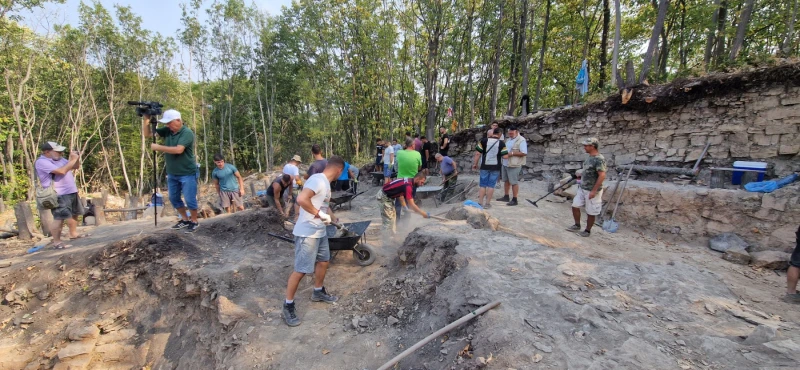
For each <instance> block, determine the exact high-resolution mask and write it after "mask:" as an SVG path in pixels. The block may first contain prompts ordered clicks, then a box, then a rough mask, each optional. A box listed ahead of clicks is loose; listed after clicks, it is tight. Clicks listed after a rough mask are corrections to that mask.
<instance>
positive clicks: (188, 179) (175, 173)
mask: <svg viewBox="0 0 800 370" xmlns="http://www.w3.org/2000/svg"><path fill="white" fill-rule="evenodd" d="M142 118H143V119H144V120H143V121H142V131H143V132H144V136H145V137H152V136H153V132H152V131H151V130H150V116H149V115H143V117H142ZM158 122H160V123H164V124H166V127H161V128H157V129H156V134H158V136H159V137H163V138H164V145H160V144H156V143H152V144H150V149H152V150H154V151H157V152H163V153H164V160H165V161H166V163H167V186H168V189H169V190H168V191H169V201H170V202H172V206H173V207H175V209H176V210H177V211H178V217H179V218H180V219H179V220H178V223H177V224H175V226H173V227H172V228H173V229H175V230H178V229H183V228H186V232H187V233H193V232H195V231H196V230H197V228H198V226H199V225H198V223H197V165H196V162H195V158H194V133H193V132H192V130H190V129H189V128H188V127H186V126H184V125H183V121H181V114H180V112H178V111H176V110H174V109H170V110H167V111H165V112H164V114H163V115H162V116H161V119H160V120H158ZM181 193H183V199H184V200H186V204H185V205H184V203H183V201H181ZM187 207H188V208H189V211H190V212H191V214H192V217H191V220H187V217H186V208H187Z"/></svg>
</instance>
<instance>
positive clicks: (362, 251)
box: [353, 244, 375, 266]
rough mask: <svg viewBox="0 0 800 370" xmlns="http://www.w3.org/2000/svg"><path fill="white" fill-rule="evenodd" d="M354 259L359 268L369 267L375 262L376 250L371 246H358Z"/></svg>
mask: <svg viewBox="0 0 800 370" xmlns="http://www.w3.org/2000/svg"><path fill="white" fill-rule="evenodd" d="M353 259H354V260H356V263H357V264H358V265H359V266H369V265H371V264H372V263H373V262H375V250H374V249H372V247H371V246H370V245H369V244H356V246H355V247H353Z"/></svg>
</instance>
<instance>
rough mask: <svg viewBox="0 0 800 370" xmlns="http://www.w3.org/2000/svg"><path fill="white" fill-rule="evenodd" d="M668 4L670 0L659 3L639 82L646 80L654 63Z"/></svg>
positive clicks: (662, 0)
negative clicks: (654, 55)
mask: <svg viewBox="0 0 800 370" xmlns="http://www.w3.org/2000/svg"><path fill="white" fill-rule="evenodd" d="M668 6H669V0H661V1H660V2H659V4H658V17H657V18H656V24H655V26H654V27H653V33H652V35H650V43H649V44H648V45H647V52H646V53H645V54H644V61H643V62H642V70H641V72H640V74H639V83H642V82H644V80H645V79H646V78H647V73H648V72H650V66H651V65H652V63H653V54H655V52H656V50H657V48H658V36H659V35H660V34H661V29H662V28H663V27H664V18H666V16H667V7H668Z"/></svg>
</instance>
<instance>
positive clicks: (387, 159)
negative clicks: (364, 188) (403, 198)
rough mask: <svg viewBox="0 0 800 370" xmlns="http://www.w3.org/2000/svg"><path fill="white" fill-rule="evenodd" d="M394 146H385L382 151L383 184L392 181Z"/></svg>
mask: <svg viewBox="0 0 800 370" xmlns="http://www.w3.org/2000/svg"><path fill="white" fill-rule="evenodd" d="M394 154H395V150H394V146H393V145H387V146H386V147H385V148H384V149H383V184H384V185H386V184H388V183H389V182H390V181H392V170H393V169H394Z"/></svg>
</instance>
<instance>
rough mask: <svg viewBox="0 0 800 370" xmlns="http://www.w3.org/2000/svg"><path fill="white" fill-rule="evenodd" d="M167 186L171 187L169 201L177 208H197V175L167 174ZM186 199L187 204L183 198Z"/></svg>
mask: <svg viewBox="0 0 800 370" xmlns="http://www.w3.org/2000/svg"><path fill="white" fill-rule="evenodd" d="M167 187H168V189H169V201H170V202H172V206H173V207H175V209H179V208H189V209H191V210H195V209H197V177H195V175H194V174H191V175H183V176H178V175H167ZM181 194H183V199H186V204H185V205H184V204H183V201H182V200H181Z"/></svg>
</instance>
